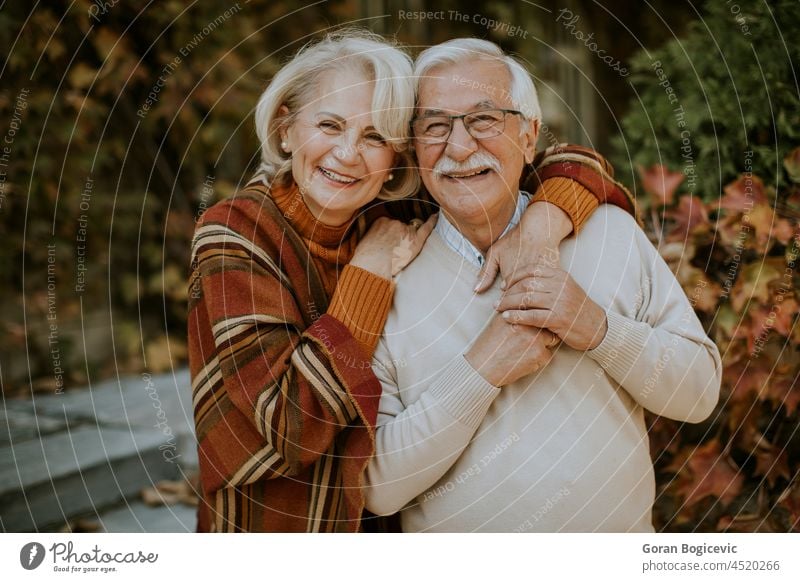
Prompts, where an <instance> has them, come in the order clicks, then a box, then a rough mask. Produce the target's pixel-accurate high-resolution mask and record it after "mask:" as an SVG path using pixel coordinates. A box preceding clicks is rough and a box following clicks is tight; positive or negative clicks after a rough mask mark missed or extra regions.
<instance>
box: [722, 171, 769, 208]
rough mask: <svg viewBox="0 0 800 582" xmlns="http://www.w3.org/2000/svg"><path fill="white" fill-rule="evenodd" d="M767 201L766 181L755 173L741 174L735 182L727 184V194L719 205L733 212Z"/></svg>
mask: <svg viewBox="0 0 800 582" xmlns="http://www.w3.org/2000/svg"><path fill="white" fill-rule="evenodd" d="M766 203H767V195H766V194H765V193H764V182H762V181H761V178H759V177H758V176H753V175H744V174H742V175H741V176H739V179H738V180H736V181H735V182H731V183H730V184H728V185H727V186H725V195H724V196H723V197H722V200H720V202H719V207H720V208H722V209H724V210H730V211H733V212H744V211H745V210H747V209H750V208H753V207H755V206H758V205H759V204H766Z"/></svg>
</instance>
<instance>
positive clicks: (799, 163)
mask: <svg viewBox="0 0 800 582" xmlns="http://www.w3.org/2000/svg"><path fill="white" fill-rule="evenodd" d="M783 167H784V168H786V173H787V174H789V179H790V180H791V181H792V182H795V183H798V182H800V147H797V148H794V149H793V150H792V151H790V152H789V153H788V154H786V157H785V158H783Z"/></svg>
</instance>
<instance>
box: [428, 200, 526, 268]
mask: <svg viewBox="0 0 800 582" xmlns="http://www.w3.org/2000/svg"><path fill="white" fill-rule="evenodd" d="M530 201H531V199H530V194H528V193H527V192H523V191H522V190H520V193H519V197H518V198H517V207H516V208H515V209H514V214H512V215H511V220H509V221H508V225H507V226H506V228H505V230H504V231H503V234H501V235H500V236H499V237H498V240H499V239H501V238H503V237H504V236H505V235H506V233H507V232H508V231H509V230H511V229H512V228H514V227H515V226H517V225H518V224H519V221H520V220H522V215H523V213H524V212H525V209H527V208H528V204H530ZM434 230H435V231H436V232H437V233H438V235H439V236H440V237H442V240H443V241H444V242H445V244H446V245H447V246H448V247H450V248H451V249H453V250H454V251H455V252H456V253H458V254H459V255H461V256H462V257H464V259H466V260H467V261H469V262H470V263H472V264H473V265H475V266H476V267H478V268H481V267H482V266H483V261H484V256H483V254H482V253H481V252H480V251H479V250H478V249H477V248H475V245H473V244H472V243H471V242H469V241H468V240H467V238H466V237H465V236H464V235H463V234H461V232H459V230H458V229H457V228H456V227H455V226H454V225H453V223H452V222H450V221H449V220H447V217H446V216H445V215H444V212H439V220H438V221H437V222H436V228H435V229H434Z"/></svg>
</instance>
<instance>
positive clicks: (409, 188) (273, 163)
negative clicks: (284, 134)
mask: <svg viewBox="0 0 800 582" xmlns="http://www.w3.org/2000/svg"><path fill="white" fill-rule="evenodd" d="M342 70H356V71H358V72H360V73H362V74H364V75H365V77H366V78H367V79H369V80H370V81H373V82H374V92H373V95H372V112H373V113H372V115H373V124H374V126H375V129H376V130H377V131H378V132H379V133H380V134H381V135H382V136H384V137H385V138H387V140H388V141H389V143H390V144H391V146H392V148H393V149H394V151H395V152H397V153H398V163H397V164H396V166H395V168H394V169H393V170H392V174H394V177H393V178H392V179H391V180H389V181H388V182H386V184H384V186H383V189H382V190H381V192H380V194H379V195H378V198H381V199H383V200H394V199H399V198H404V197H406V196H410V195H411V194H414V193H415V192H416V191H417V189H418V188H419V175H418V173H417V170H416V167H415V164H414V163H413V158H412V157H411V152H410V149H409V138H410V129H409V128H410V122H411V118H412V116H413V113H414V80H413V78H412V61H411V57H409V56H408V54H406V52H405V51H403V50H401V49H400V48H398V47H397V45H396V44H394V43H391V42H389V41H387V40H386V39H384V38H383V37H381V36H378V35H376V34H373V33H371V32H369V31H366V30H362V29H353V28H347V29H342V30H339V31H337V32H335V33H331V34H328V35H327V36H326V37H325V38H323V39H322V40H320V41H317V42H312V43H309V44H307V45H305V46H304V47H303V48H301V49H300V50H299V51H298V52H297V54H296V55H295V56H294V57H293V58H292V59H291V60H290V61H289V62H288V63H287V64H286V65H284V66H283V67H282V68H281V70H280V71H278V73H277V74H276V75H275V77H274V78H273V79H272V81H271V82H270V84H269V86H268V87H267V89H266V90H265V91H264V93H262V95H261V97H260V98H259V100H258V105H256V114H255V123H256V133H257V135H258V139H259V141H260V142H261V167H260V172H262V173H263V174H264V175H265V176H266V177H267V179H268V180H270V181H284V180H285V179H286V178H287V176H288V175H289V173H290V172H291V156H290V155H288V154H286V153H285V152H284V151H283V150H282V148H281V147H280V142H281V139H280V132H279V130H280V129H281V128H282V127H285V126H286V125H290V124H291V123H292V121H293V119H294V116H295V115H296V114H297V113H298V111H299V110H300V109H302V108H303V107H304V106H305V105H308V104H309V103H310V102H311V101H312V100H313V99H314V98H315V97H316V93H315V92H316V91H317V89H318V87H319V85H320V77H321V76H322V75H324V74H327V73H330V72H337V71H342ZM282 105H285V106H286V107H287V108H288V109H289V115H281V114H280V108H281V106H282Z"/></svg>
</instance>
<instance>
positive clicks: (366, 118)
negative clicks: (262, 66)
mask: <svg viewBox="0 0 800 582" xmlns="http://www.w3.org/2000/svg"><path fill="white" fill-rule="evenodd" d="M373 91H374V83H373V82H372V81H370V80H369V79H368V78H366V77H365V76H364V74H362V73H359V72H357V71H354V70H347V69H346V70H344V71H331V72H330V73H327V74H324V75H322V76H321V78H320V83H319V87H318V89H317V91H316V94H315V95H313V96H312V98H311V99H310V100H309V102H308V104H307V105H305V106H304V107H302V108H301V109H300V111H298V112H297V113H296V115H295V116H294V117H293V119H292V122H291V124H290V125H289V126H287V127H286V129H285V130H284V131H283V132H282V135H281V138H282V140H283V141H284V142H285V143H286V149H287V151H289V152H291V155H292V175H293V177H294V180H295V182H296V183H297V185H298V186H299V188H300V192H301V193H302V195H303V200H304V201H305V203H306V205H307V206H308V208H309V210H311V213H312V214H313V215H314V216H315V217H316V218H317V219H318V220H319V221H320V222H322V223H323V224H327V225H330V226H338V225H341V224H344V223H345V222H347V221H348V220H350V218H352V216H353V215H354V214H355V213H356V212H357V211H358V210H359V209H360V208H361V207H362V206H364V205H365V204H368V203H369V202H372V201H373V200H374V199H375V197H376V196H378V194H379V193H380V191H381V187H382V186H383V183H384V182H386V181H387V180H388V178H389V173H390V172H391V170H392V166H393V165H394V163H395V158H396V154H395V151H394V150H393V149H392V147H391V146H390V145H389V144H388V143H387V142H386V141H385V140H384V138H383V136H381V135H380V134H379V133H378V131H377V130H376V129H375V127H374V126H373V117H372V94H373Z"/></svg>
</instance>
